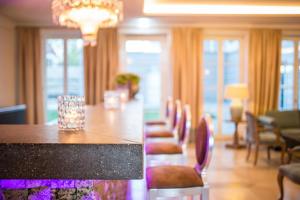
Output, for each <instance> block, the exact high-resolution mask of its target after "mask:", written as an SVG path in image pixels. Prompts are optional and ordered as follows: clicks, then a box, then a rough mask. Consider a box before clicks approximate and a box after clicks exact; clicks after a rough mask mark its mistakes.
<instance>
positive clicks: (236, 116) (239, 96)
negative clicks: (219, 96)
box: [224, 84, 249, 121]
mask: <svg viewBox="0 0 300 200" xmlns="http://www.w3.org/2000/svg"><path fill="white" fill-rule="evenodd" d="M248 96H249V94H248V87H247V85H246V84H232V85H228V86H227V87H226V88H225V95H224V97H225V98H226V99H231V105H230V114H231V120H232V121H241V119H242V114H243V102H242V101H243V100H244V99H247V98H248Z"/></svg>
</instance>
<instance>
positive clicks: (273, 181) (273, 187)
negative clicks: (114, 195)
mask: <svg viewBox="0 0 300 200" xmlns="http://www.w3.org/2000/svg"><path fill="white" fill-rule="evenodd" d="M188 155H189V159H188V164H189V165H191V166H193V165H194V158H195V156H194V148H193V145H191V146H190V147H189V150H188ZM245 157H246V150H245V149H241V150H231V149H227V148H225V143H224V142H216V144H215V148H214V152H213V156H212V160H211V164H210V166H209V169H208V172H207V173H208V183H209V184H210V200H273V199H274V200H275V199H277V198H278V195H279V190H278V186H277V170H278V166H279V165H280V153H278V152H275V151H272V153H271V161H268V160H267V153H266V149H261V151H260V154H259V159H258V163H257V165H256V166H253V157H251V158H250V161H249V162H246V161H245ZM284 184H285V187H286V188H285V189H286V191H287V192H286V195H285V200H299V199H300V187H299V186H296V185H294V184H292V183H291V182H289V181H285V183H284ZM132 187H133V188H132V194H131V196H130V198H129V199H136V200H137V199H139V200H141V199H145V182H144V180H143V181H134V182H133V184H132Z"/></svg>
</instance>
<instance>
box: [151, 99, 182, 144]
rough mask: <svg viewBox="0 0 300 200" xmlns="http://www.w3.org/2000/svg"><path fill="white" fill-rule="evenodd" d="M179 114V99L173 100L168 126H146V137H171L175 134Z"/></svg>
mask: <svg viewBox="0 0 300 200" xmlns="http://www.w3.org/2000/svg"><path fill="white" fill-rule="evenodd" d="M180 116H181V102H180V101H179V100H176V101H175V105H174V107H173V109H172V112H171V118H170V119H171V120H170V128H166V127H158V128H157V127H155V128H146V130H145V132H146V138H147V139H148V138H150V139H153V138H173V137H174V135H176V134H177V131H178V126H179V120H180Z"/></svg>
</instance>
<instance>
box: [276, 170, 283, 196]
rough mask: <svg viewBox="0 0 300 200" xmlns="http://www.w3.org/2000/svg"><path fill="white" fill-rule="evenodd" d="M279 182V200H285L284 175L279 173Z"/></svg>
mask: <svg viewBox="0 0 300 200" xmlns="http://www.w3.org/2000/svg"><path fill="white" fill-rule="evenodd" d="M277 182H278V186H279V191H280V196H279V198H278V200H283V196H284V192H283V175H282V174H281V173H280V172H278V175H277Z"/></svg>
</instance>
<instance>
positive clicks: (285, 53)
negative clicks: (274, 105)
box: [279, 38, 300, 110]
mask: <svg viewBox="0 0 300 200" xmlns="http://www.w3.org/2000/svg"><path fill="white" fill-rule="evenodd" d="M299 64H300V39H297V38H291V39H284V40H283V41H282V42H281V67H280V92H279V109H280V110H292V109H297V108H299V104H300V96H299V95H300V91H299V90H300V87H299V83H300V75H299V73H300V66H299Z"/></svg>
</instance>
